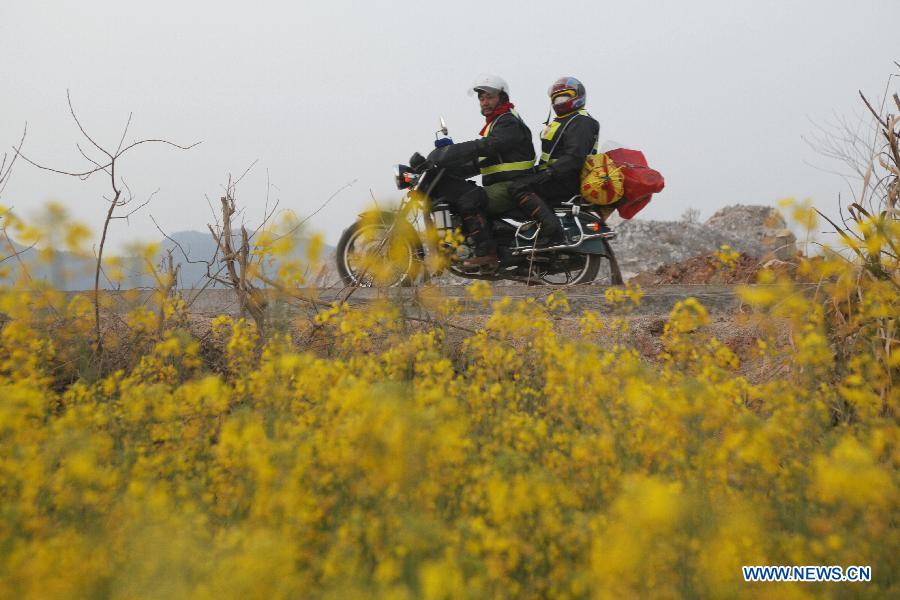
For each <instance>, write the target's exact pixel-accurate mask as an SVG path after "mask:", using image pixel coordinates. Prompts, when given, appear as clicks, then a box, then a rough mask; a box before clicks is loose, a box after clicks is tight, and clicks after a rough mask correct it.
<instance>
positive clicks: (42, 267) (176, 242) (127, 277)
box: [0, 231, 334, 291]
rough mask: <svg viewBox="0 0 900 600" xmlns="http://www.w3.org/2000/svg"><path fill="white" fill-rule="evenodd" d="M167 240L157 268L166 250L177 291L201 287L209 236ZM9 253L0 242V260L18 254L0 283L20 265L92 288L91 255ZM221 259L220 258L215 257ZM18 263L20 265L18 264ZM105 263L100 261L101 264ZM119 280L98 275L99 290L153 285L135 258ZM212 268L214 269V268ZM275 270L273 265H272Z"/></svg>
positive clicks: (58, 281) (302, 254) (54, 281)
mask: <svg viewBox="0 0 900 600" xmlns="http://www.w3.org/2000/svg"><path fill="white" fill-rule="evenodd" d="M169 238H171V239H165V238H164V239H162V240H160V242H159V246H160V251H159V253H158V254H157V255H156V257H155V259H154V260H155V263H156V264H157V265H158V266H161V265H163V264H164V260H165V257H166V256H167V252H168V251H169V250H171V251H172V258H173V263H174V264H175V265H176V266H178V267H179V274H178V286H179V287H181V288H194V287H201V286H203V284H204V283H205V282H206V277H207V266H206V262H204V261H211V260H212V258H213V256H215V255H216V242H215V240H213V238H212V236H211V235H210V234H209V233H203V232H200V231H179V232H176V233H173V234H171V235H170V236H169ZM13 247H14V248H13V251H11V250H10V248H9V245H8V244H7V243H6V241H5V240H3V241H0V259H2V258H4V257H7V256H10V255H11V254H13V253H14V252H21V254H20V255H19V256H18V257H17V258H16V257H10V258H8V259H7V260H5V261H4V262H3V263H0V267H5V268H7V269H9V273H8V274H7V275H6V277H0V284H9V283H11V282H12V281H14V280H15V279H16V278H17V277H18V276H19V273H20V272H21V265H22V263H24V264H25V266H26V267H27V269H28V272H29V274H30V275H31V277H32V278H33V279H35V280H43V281H46V282H48V283H50V284H51V285H53V287H55V288H57V289H59V290H64V291H74V290H88V289H93V287H94V268H95V265H96V259H95V258H94V257H93V256H80V255H77V254H74V253H72V252H68V251H65V250H58V251H55V252H53V253H52V256H50V257H45V259H42V257H41V256H40V255H39V250H38V249H36V248H30V249H26V248H25V247H24V246H21V245H19V244H16V243H13ZM307 247H308V238H301V239H299V240H298V243H297V248H296V249H295V251H294V253H293V255H292V256H291V257H289V258H295V259H299V260H300V261H304V260H305V259H306V251H307ZM333 254H334V247H332V246H328V245H327V244H326V245H325V246H324V248H323V249H322V255H321V260H322V261H327V260H331V259H330V258H329V257H331V256H333ZM219 257H220V258H221V256H219ZM20 261H21V262H20ZM106 264H107V261H106V260H105V259H104V265H106ZM121 264H122V281H121V283H120V285H117V284H115V283H111V282H110V281H109V280H108V279H107V278H105V277H104V276H103V275H102V274H101V276H100V287H101V288H104V289H111V288H117V287H121V288H122V289H130V288H140V287H152V286H155V283H154V281H153V278H152V277H151V276H150V275H149V274H148V273H147V269H146V267H145V265H144V263H143V261H142V260H141V258H140V257H138V256H124V257H122V259H121ZM215 268H218V267H214V270H215ZM276 268H277V264H276Z"/></svg>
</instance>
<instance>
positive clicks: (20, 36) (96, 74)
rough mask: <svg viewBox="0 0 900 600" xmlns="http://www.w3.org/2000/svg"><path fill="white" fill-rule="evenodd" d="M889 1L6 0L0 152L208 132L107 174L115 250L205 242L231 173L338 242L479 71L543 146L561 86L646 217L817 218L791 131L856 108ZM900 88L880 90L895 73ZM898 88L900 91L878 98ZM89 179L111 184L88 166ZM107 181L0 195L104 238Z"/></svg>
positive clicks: (474, 122)
mask: <svg viewBox="0 0 900 600" xmlns="http://www.w3.org/2000/svg"><path fill="white" fill-rule="evenodd" d="M898 23H900V1H897V0H860V1H858V2H853V3H851V2H847V1H836V0H818V1H802V2H791V1H787V0H781V1H760V0H755V1H741V2H724V1H721V0H720V1H684V2H641V1H636V2H620V1H619V2H606V1H601V0H594V1H592V2H565V3H553V2H530V1H526V0H519V1H518V2H506V3H501V2H496V3H489V2H483V1H482V2H472V1H456V2H452V3H450V2H427V1H426V2H422V1H420V2H374V1H373V2H344V1H340V0H332V1H330V2H305V1H299V2H298V1H295V2H275V1H266V0H258V1H256V2H252V3H251V2H229V1H227V0H217V1H215V2H213V1H190V0H181V1H179V2H169V1H160V0H157V1H155V2H152V3H151V2H148V3H133V2H122V1H121V0H119V1H117V2H113V1H107V0H83V1H79V2H74V1H62V0H59V1H33V2H25V1H19V2H15V1H14V0H0V69H2V81H3V93H2V94H0V115H2V119H0V143H2V144H3V145H4V146H5V147H9V146H11V145H12V144H13V143H15V142H16V141H18V138H19V135H20V134H21V130H22V126H23V125H24V123H25V122H26V121H27V122H28V138H27V140H26V144H25V148H24V151H23V152H24V153H25V154H26V155H27V156H29V157H30V158H33V159H35V160H38V161H40V162H43V163H46V164H49V165H52V166H55V167H58V168H62V169H66V170H69V169H72V170H78V169H82V168H84V167H85V166H86V163H85V161H84V159H82V158H81V156H80V155H79V153H78V151H77V149H76V147H75V144H76V143H78V142H83V140H82V139H80V138H79V133H78V130H77V129H76V127H75V125H74V123H73V122H72V120H71V118H70V117H69V114H68V108H67V106H66V89H67V88H68V89H70V90H71V94H72V99H73V102H74V104H75V107H76V109H77V111H78V113H79V115H80V117H81V118H82V121H83V123H84V124H85V126H86V127H87V129H88V130H89V131H90V132H92V134H93V135H94V136H95V137H96V138H97V139H98V140H99V141H100V142H101V143H102V144H105V145H108V146H112V147H114V146H115V145H116V144H117V143H118V139H119V135H120V134H121V129H122V127H123V125H124V123H125V121H126V119H127V116H128V113H129V112H133V113H134V118H133V122H132V127H131V130H130V133H129V139H136V138H142V137H165V138H168V139H170V140H173V141H176V142H179V143H184V144H187V143H190V142H194V141H198V140H202V142H203V143H202V144H201V145H200V146H198V147H197V148H194V149H192V150H190V151H186V152H181V151H178V150H173V149H170V148H164V147H161V146H158V147H150V146H143V147H140V148H137V149H135V150H134V151H132V153H131V155H130V156H129V157H128V160H126V161H124V162H123V163H122V165H121V167H120V168H121V173H122V175H124V176H125V177H126V180H127V181H128V183H129V185H130V186H131V188H132V189H133V190H134V192H135V194H136V195H137V196H138V197H147V196H148V195H149V194H150V193H151V192H153V191H154V190H155V189H157V188H159V193H158V194H157V195H156V196H155V197H154V198H153V201H152V202H151V204H150V205H149V206H148V207H147V208H145V209H144V210H143V211H142V212H141V213H139V214H137V215H135V216H134V217H132V218H131V220H130V223H125V222H117V223H116V224H115V228H114V231H113V234H112V239H113V241H114V242H115V243H116V244H121V243H122V242H124V241H128V240H133V239H137V238H143V239H148V240H151V239H158V238H159V235H158V233H157V232H156V231H155V229H154V227H153V225H152V223H151V222H150V219H149V215H150V214H152V215H153V216H154V217H156V218H157V220H158V221H159V222H160V224H161V225H162V226H163V227H164V228H166V229H167V230H168V231H179V230H184V229H199V230H203V229H205V225H206V223H209V222H212V216H211V213H210V209H209V206H208V205H207V201H206V199H205V196H209V197H210V198H211V199H212V200H213V201H216V199H217V198H218V196H219V195H220V194H221V190H222V185H223V184H224V182H225V180H226V176H227V173H228V172H232V173H235V174H238V173H241V172H243V171H244V170H245V169H246V168H247V167H248V166H249V165H250V164H251V163H253V162H254V161H258V162H257V163H256V166H255V167H254V169H253V170H252V171H251V173H250V174H249V175H248V176H247V178H246V179H245V180H244V181H243V182H242V184H241V186H240V188H239V190H238V201H239V203H241V204H243V205H244V206H246V207H247V213H246V214H247V218H248V220H249V221H251V222H252V221H256V220H258V219H259V217H260V216H261V214H262V211H263V203H264V201H265V196H266V187H267V186H266V180H267V177H268V180H269V181H270V182H271V185H272V189H271V198H272V199H273V200H274V199H276V198H277V199H280V201H281V207H283V208H288V209H292V210H294V211H296V212H297V213H298V214H299V215H301V216H303V215H307V214H309V213H310V212H312V211H313V210H315V209H316V208H317V207H319V206H320V205H321V204H322V203H323V202H324V201H325V200H326V199H327V198H328V197H329V196H330V195H331V194H332V193H333V192H334V191H335V190H337V189H338V188H340V187H341V186H343V185H345V184H346V183H348V182H350V181H352V180H356V183H355V184H354V185H353V186H352V187H351V188H349V189H347V190H344V191H343V192H341V194H340V195H338V196H337V197H336V198H335V199H334V200H333V201H332V202H331V203H330V204H329V206H328V207H326V208H325V209H323V210H322V211H321V212H320V213H319V214H318V215H317V216H316V217H314V218H313V219H312V221H311V222H312V225H313V228H314V229H317V230H319V231H322V232H323V233H324V234H325V236H326V239H327V240H328V241H329V242H331V243H334V242H335V241H336V240H337V237H338V236H339V235H340V232H341V231H342V229H343V228H344V227H346V226H347V225H348V224H349V223H350V222H351V221H352V220H353V219H354V218H355V215H356V213H357V212H358V211H359V210H360V209H361V208H363V207H364V206H365V205H366V203H367V202H369V199H370V190H371V191H372V193H374V194H375V196H376V197H378V198H380V199H389V198H392V197H393V198H396V197H397V196H398V193H397V192H396V190H394V189H393V181H392V178H391V166H392V165H393V164H394V163H398V162H406V160H407V158H408V157H409V155H410V154H412V152H413V151H416V150H419V151H422V152H423V153H424V152H427V151H428V150H429V149H430V148H431V147H432V141H433V140H434V134H433V132H434V130H435V129H436V128H437V124H438V118H439V117H440V116H441V115H443V116H444V117H445V119H446V120H447V122H448V124H449V126H450V133H451V135H452V136H453V137H454V138H455V139H456V140H458V141H462V140H466V139H472V138H474V137H475V136H476V135H477V132H478V130H479V128H480V127H481V124H482V123H483V119H482V117H481V116H480V115H479V113H478V110H477V101H476V100H475V99H473V98H470V97H469V96H467V95H466V89H467V87H468V86H469V84H470V82H471V81H472V80H474V79H475V78H476V77H477V76H478V75H479V73H482V72H488V73H497V74H499V75H501V76H503V77H504V78H506V80H507V81H508V82H509V84H510V87H511V91H512V94H511V95H512V100H513V102H514V103H515V104H516V105H517V107H518V109H519V111H520V113H521V114H522V115H523V116H524V118H525V119H526V120H527V122H528V123H529V124H530V125H531V126H532V131H533V132H534V134H535V140H536V141H537V134H538V131H539V129H540V123H541V122H542V121H543V120H544V119H545V118H546V116H547V109H548V100H547V98H546V89H547V87H548V85H549V84H550V83H551V82H552V81H553V80H554V79H556V78H557V77H559V76H562V75H574V76H576V77H578V78H579V79H581V80H582V81H583V82H584V84H585V85H586V87H587V90H588V110H589V111H590V112H591V113H592V114H593V115H594V116H595V117H596V118H597V119H598V120H599V121H600V123H601V126H602V128H601V137H602V138H603V139H605V140H616V141H618V142H621V143H624V144H625V145H628V146H630V147H635V148H639V149H641V150H643V151H644V152H645V154H646V155H647V157H648V159H649V160H650V162H651V165H653V166H654V167H656V168H657V169H659V170H660V171H662V173H663V174H664V176H665V178H666V189H665V191H664V192H663V193H662V194H660V195H658V196H657V197H656V198H655V200H654V201H653V202H652V203H651V204H650V206H649V207H648V208H647V209H645V210H644V212H643V213H641V215H640V217H642V218H658V219H677V218H678V217H679V216H680V215H681V214H682V213H683V212H684V211H685V209H687V208H689V207H696V208H699V209H700V210H701V217H702V218H706V217H708V216H709V215H710V214H712V212H714V211H715V210H716V209H717V208H719V207H721V206H723V205H726V204H731V203H744V204H748V203H753V204H774V203H775V202H776V201H777V200H778V199H779V198H781V197H785V196H795V197H799V198H804V197H810V198H812V199H813V200H814V201H815V203H816V204H817V205H821V206H823V207H826V208H827V207H832V206H834V205H835V203H836V201H837V195H838V193H839V192H844V193H845V192H846V189H847V188H846V184H845V183H844V182H843V181H842V180H841V179H840V178H838V177H837V176H834V175H829V174H825V173H822V172H820V171H818V170H817V169H816V168H814V167H813V166H810V164H808V163H813V164H814V165H818V166H821V167H834V166H835V165H833V164H830V163H829V162H828V161H827V160H826V159H824V158H822V157H820V156H818V155H817V154H816V153H815V152H814V151H812V150H811V149H810V148H809V147H808V146H807V145H806V144H805V143H804V141H803V139H802V137H801V136H809V135H810V134H813V133H815V130H816V128H815V124H816V123H818V124H825V123H828V122H831V121H834V119H835V115H839V116H841V117H846V118H849V119H851V120H853V119H855V118H858V117H859V116H860V115H862V110H861V105H860V102H859V100H858V95H857V91H858V90H863V91H864V92H866V93H867V94H868V95H869V96H870V97H872V98H875V99H880V98H881V95H882V93H883V91H884V86H885V83H886V81H887V76H888V75H889V74H890V73H893V72H897V69H896V67H895V66H894V65H893V62H892V61H894V60H900V42H898V39H900V37H898V34H897V25H898ZM894 81H895V82H896V81H897V80H896V79H895V80H894ZM896 87H897V84H896V83H895V84H894V88H896ZM104 177H105V176H104ZM104 177H101V176H95V177H94V178H92V179H90V180H88V181H87V182H81V181H78V180H73V179H69V178H66V177H62V176H58V175H54V174H50V173H44V172H40V171H38V170H37V169H35V168H33V167H31V166H29V165H27V164H25V163H23V162H19V163H18V164H17V166H16V170H15V172H14V174H13V178H12V180H11V182H10V184H9V185H8V187H7V188H6V191H5V193H4V194H3V198H2V199H0V202H2V203H4V204H6V205H13V206H14V207H15V208H16V209H17V210H18V211H20V212H23V213H25V214H28V213H29V212H30V211H32V210H35V209H36V208H37V207H39V206H40V205H41V204H42V203H44V202H45V201H47V200H49V199H58V200H61V201H62V202H64V203H65V204H66V205H67V206H69V207H70V208H71V211H72V212H73V214H74V215H75V216H76V218H78V219H80V220H83V221H85V222H87V223H89V224H90V225H91V226H92V227H93V228H94V229H95V230H99V227H100V224H101V223H102V219H103V213H104V211H105V208H106V205H105V203H104V202H103V200H102V199H101V195H102V194H104V193H106V192H107V190H108V188H109V186H108V182H107V180H106V179H104Z"/></svg>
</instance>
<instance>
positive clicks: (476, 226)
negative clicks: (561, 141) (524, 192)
mask: <svg viewBox="0 0 900 600" xmlns="http://www.w3.org/2000/svg"><path fill="white" fill-rule="evenodd" d="M473 94H477V95H478V104H479V107H480V110H481V114H482V115H483V116H484V118H485V124H484V127H482V128H481V138H479V139H477V140H472V141H469V142H461V143H458V144H452V145H449V146H444V147H442V148H437V149H436V150H435V151H434V152H432V153H431V155H429V157H428V158H429V159H430V160H432V161H433V162H435V163H436V164H439V165H446V166H454V165H457V166H462V167H463V169H462V171H460V173H461V174H462V175H463V176H465V177H471V176H474V175H476V174H478V173H480V174H481V183H482V186H484V187H478V186H477V185H476V184H475V183H473V182H471V181H464V182H462V181H457V182H455V183H453V184H451V185H448V186H447V187H442V189H441V195H444V196H446V197H447V198H448V199H449V200H450V202H451V203H452V204H454V206H455V208H456V209H457V210H458V211H459V213H460V214H461V215H462V217H463V228H464V229H465V232H466V234H467V235H469V236H471V237H472V238H473V240H474V242H475V256H474V257H473V258H469V259H467V260H465V261H463V266H466V267H483V266H491V265H494V264H496V263H497V261H498V258H497V244H496V243H495V242H494V238H493V236H492V235H491V226H490V222H489V221H488V219H487V216H486V213H485V211H486V207H487V205H488V203H489V202H492V201H498V202H502V201H503V198H505V197H508V198H512V187H513V185H514V182H516V181H518V180H520V179H521V178H522V177H523V176H527V175H529V174H531V173H533V172H534V159H535V153H534V145H533V144H532V142H531V130H530V129H529V128H528V126H527V125H525V122H524V121H523V120H522V118H521V117H520V116H519V114H518V113H517V112H516V111H515V110H514V105H513V104H512V102H510V101H509V86H508V85H507V83H506V81H504V80H503V78H501V77H497V76H495V75H483V76H482V77H480V78H479V79H478V80H477V81H476V82H475V84H474V85H473V86H472V88H471V89H470V90H469V95H473ZM448 183H449V182H448Z"/></svg>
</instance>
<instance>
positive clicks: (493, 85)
mask: <svg viewBox="0 0 900 600" xmlns="http://www.w3.org/2000/svg"><path fill="white" fill-rule="evenodd" d="M478 92H490V93H491V94H506V95H507V96H509V85H508V84H507V83H506V80H505V79H503V78H502V77H498V76H496V75H485V74H481V75H479V76H478V79H476V80H475V83H473V84H472V87H470V88H469V95H470V96H474V95H475V94H477V93H478Z"/></svg>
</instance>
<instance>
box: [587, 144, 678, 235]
mask: <svg viewBox="0 0 900 600" xmlns="http://www.w3.org/2000/svg"><path fill="white" fill-rule="evenodd" d="M664 187H665V180H664V179H663V176H662V174H661V173H660V172H659V171H656V170H654V169H651V168H650V167H649V166H648V165H647V159H646V158H644V153H643V152H641V151H640V150H628V149H627V148H617V149H616V150H610V151H609V152H606V153H605V154H592V155H591V156H588V157H587V159H586V160H585V161H584V166H583V167H582V168H581V196H582V197H583V198H584V199H585V200H587V201H588V202H590V203H592V204H597V205H600V206H609V207H614V208H615V209H616V210H618V211H619V215H621V216H622V218H623V219H630V218H632V217H633V216H634V215H636V214H637V213H638V211H640V210H641V209H642V208H644V207H645V206H647V203H648V202H650V198H651V196H653V194H656V193H658V192H661V191H662V189H663V188H664Z"/></svg>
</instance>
